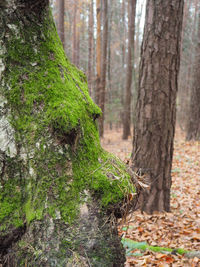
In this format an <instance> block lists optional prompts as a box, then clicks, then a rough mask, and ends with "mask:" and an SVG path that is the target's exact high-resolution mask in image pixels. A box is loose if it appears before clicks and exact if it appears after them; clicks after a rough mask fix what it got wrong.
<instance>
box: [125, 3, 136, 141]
mask: <svg viewBox="0 0 200 267" xmlns="http://www.w3.org/2000/svg"><path fill="white" fill-rule="evenodd" d="M136 2H137V1H136V0H129V2H128V3H129V8H128V9H129V10H128V14H129V15H128V20H129V21H128V55H127V71H126V73H127V74H126V92H125V101H124V113H123V136H122V139H124V140H125V139H128V137H129V135H130V134H131V85H132V72H133V55H134V35H135V12H136Z"/></svg>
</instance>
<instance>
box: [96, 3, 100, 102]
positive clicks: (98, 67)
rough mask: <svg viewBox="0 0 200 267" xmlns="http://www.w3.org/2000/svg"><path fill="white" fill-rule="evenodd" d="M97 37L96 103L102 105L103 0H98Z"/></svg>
mask: <svg viewBox="0 0 200 267" xmlns="http://www.w3.org/2000/svg"><path fill="white" fill-rule="evenodd" d="M96 16H97V37H96V72H97V77H96V90H95V91H96V103H97V105H99V106H100V90H101V0H96Z"/></svg>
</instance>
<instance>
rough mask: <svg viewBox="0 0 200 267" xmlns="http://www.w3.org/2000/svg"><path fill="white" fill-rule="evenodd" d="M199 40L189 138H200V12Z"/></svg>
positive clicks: (189, 119) (188, 131)
mask: <svg viewBox="0 0 200 267" xmlns="http://www.w3.org/2000/svg"><path fill="white" fill-rule="evenodd" d="M197 36H198V41H197V45H196V53H195V63H194V80H193V86H192V91H191V99H190V110H189V117H188V125H187V136H186V139H187V140H198V141H199V140H200V12H199V18H198V35H197Z"/></svg>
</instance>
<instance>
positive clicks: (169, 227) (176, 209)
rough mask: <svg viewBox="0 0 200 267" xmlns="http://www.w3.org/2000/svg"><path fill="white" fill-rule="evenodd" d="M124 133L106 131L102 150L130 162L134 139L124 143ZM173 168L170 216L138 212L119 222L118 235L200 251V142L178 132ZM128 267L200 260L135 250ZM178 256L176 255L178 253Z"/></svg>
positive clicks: (192, 266)
mask: <svg viewBox="0 0 200 267" xmlns="http://www.w3.org/2000/svg"><path fill="white" fill-rule="evenodd" d="M121 136H122V131H121V130H112V131H111V130H106V131H105V135H104V138H103V139H102V140H101V143H102V146H103V147H104V148H105V149H106V150H107V151H109V152H112V153H114V154H115V155H116V156H118V157H119V158H121V159H122V160H123V161H127V159H128V158H130V155H131V151H132V138H131V137H130V138H129V139H128V140H127V141H124V140H122V139H121ZM174 145H175V146H174V157H173V167H172V188H171V212H170V213H154V214H153V215H147V214H145V213H144V214H142V213H141V212H140V211H136V212H134V213H133V214H130V215H129V216H128V217H127V218H126V221H124V220H121V221H119V226H118V230H119V235H120V236H121V235H123V236H125V237H126V238H129V239H132V240H134V241H137V242H147V243H148V245H151V246H159V247H167V248H172V249H177V248H184V249H185V250H190V251H194V250H195V251H200V142H193V141H192V142H186V141H185V136H184V133H183V132H181V130H180V129H177V131H176V136H175V144H174ZM129 254H130V255H131V256H127V260H126V264H125V266H126V267H130V266H159V267H167V266H173V267H178V266H180V267H182V266H183V267H187V266H189V267H196V266H200V259H199V258H197V257H195V258H193V259H188V258H186V257H184V256H181V255H172V254H173V253H168V254H167V253H161V252H152V251H148V250H147V251H141V250H138V249H137V248H135V249H133V250H132V251H131V253H130V252H129ZM175 254H176V253H175Z"/></svg>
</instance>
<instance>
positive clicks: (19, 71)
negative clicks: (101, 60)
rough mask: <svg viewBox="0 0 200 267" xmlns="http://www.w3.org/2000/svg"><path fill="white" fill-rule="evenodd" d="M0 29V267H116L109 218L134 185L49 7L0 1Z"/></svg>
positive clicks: (117, 248)
mask: <svg viewBox="0 0 200 267" xmlns="http://www.w3.org/2000/svg"><path fill="white" fill-rule="evenodd" d="M0 29H3V30H2V31H1V32H0V81H1V86H0V108H1V117H0V229H1V231H0V265H2V266H8V267H14V266H17V267H24V266H30V267H31V266H32V267H33V266H50V267H55V266H62V267H64V266H113V267H114V266H116V267H118V266H123V265H124V261H125V256H124V250H123V249H122V246H121V244H120V239H119V237H118V235H117V227H116V220H115V216H114V214H118V215H119V214H123V210H122V209H120V203H121V201H123V200H124V199H126V197H127V194H129V193H131V192H132V191H134V187H133V184H132V183H131V178H130V175H129V174H128V173H127V172H126V171H125V168H126V167H125V166H124V165H123V163H122V162H120V161H119V160H118V159H116V158H115V157H114V156H112V155H110V154H108V153H107V152H105V151H103V149H102V148H101V146H100V142H99V137H98V130H97V124H96V122H95V119H96V118H97V117H98V116H99V115H100V109H99V108H98V107H97V106H96V105H95V104H94V103H93V101H92V99H91V98H90V96H89V93H88V88H87V83H86V77H85V75H84V74H83V73H82V72H81V71H79V70H78V69H76V67H75V66H74V65H73V64H71V63H70V62H69V60H68V59H66V56H65V53H64V50H63V47H62V43H61V41H60V39H59V37H58V35H57V32H56V28H55V25H54V22H53V18H52V15H51V10H50V8H49V1H47V0H37V1H35V0H29V1H27V0H21V1H18V0H12V4H11V2H10V0H1V3H0ZM124 204H125V201H123V209H125V210H126V207H125V208H124ZM111 216H112V217H111Z"/></svg>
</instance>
